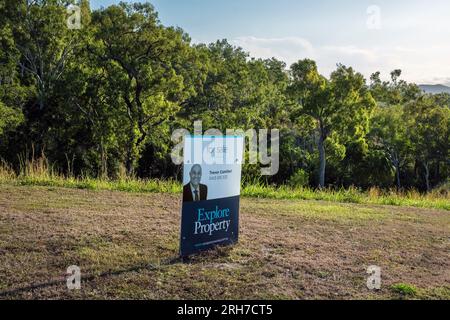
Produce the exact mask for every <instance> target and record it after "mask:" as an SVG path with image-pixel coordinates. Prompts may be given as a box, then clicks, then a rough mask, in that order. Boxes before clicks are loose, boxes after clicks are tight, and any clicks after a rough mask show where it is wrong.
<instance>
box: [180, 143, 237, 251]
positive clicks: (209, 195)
mask: <svg viewBox="0 0 450 320" xmlns="http://www.w3.org/2000/svg"><path fill="white" fill-rule="evenodd" d="M243 148H244V138H243V137H242V136H185V139H184V149H183V151H184V167H183V205H182V213H181V241H180V255H181V256H188V255H191V254H194V253H197V252H200V251H203V250H207V249H210V248H213V247H215V246H217V245H228V244H233V243H235V242H237V241H238V235H239V200H240V192H241V168H242V158H243V151H244V149H243Z"/></svg>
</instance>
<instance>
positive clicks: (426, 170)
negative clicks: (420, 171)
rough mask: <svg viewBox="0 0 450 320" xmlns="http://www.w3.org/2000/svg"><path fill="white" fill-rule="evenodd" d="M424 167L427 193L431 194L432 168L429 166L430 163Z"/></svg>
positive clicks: (426, 163)
mask: <svg viewBox="0 0 450 320" xmlns="http://www.w3.org/2000/svg"><path fill="white" fill-rule="evenodd" d="M423 166H424V168H425V183H426V185H427V192H430V190H431V187H430V167H429V165H428V162H424V164H423Z"/></svg>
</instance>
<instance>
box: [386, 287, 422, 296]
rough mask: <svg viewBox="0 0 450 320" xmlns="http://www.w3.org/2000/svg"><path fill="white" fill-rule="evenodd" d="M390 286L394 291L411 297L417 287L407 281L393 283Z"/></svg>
mask: <svg viewBox="0 0 450 320" xmlns="http://www.w3.org/2000/svg"><path fill="white" fill-rule="evenodd" d="M390 288H391V290H392V291H393V292H394V293H397V294H400V295H402V296H404V297H410V298H412V297H414V296H416V295H417V288H416V287H415V286H413V285H410V284H407V283H397V284H393V285H392V286H391V287H390Z"/></svg>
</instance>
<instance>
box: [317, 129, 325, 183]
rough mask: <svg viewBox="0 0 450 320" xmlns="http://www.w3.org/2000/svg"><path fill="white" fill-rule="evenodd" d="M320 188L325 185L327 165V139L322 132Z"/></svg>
mask: <svg viewBox="0 0 450 320" xmlns="http://www.w3.org/2000/svg"><path fill="white" fill-rule="evenodd" d="M318 148H319V162H320V166H319V188H321V189H322V188H324V187H325V167H326V157H325V139H324V137H323V134H322V133H321V134H320V138H319V144H318Z"/></svg>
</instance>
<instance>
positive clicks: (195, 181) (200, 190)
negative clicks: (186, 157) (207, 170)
mask: <svg viewBox="0 0 450 320" xmlns="http://www.w3.org/2000/svg"><path fill="white" fill-rule="evenodd" d="M189 177H190V181H189V183H188V184H186V185H185V186H184V187H183V202H193V201H204V200H207V198H208V186H206V185H204V184H201V183H200V181H201V179H202V167H201V166H200V165H199V164H195V165H194V166H192V168H191V171H190V172H189Z"/></svg>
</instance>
